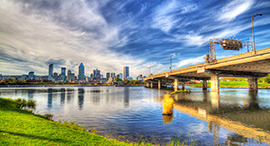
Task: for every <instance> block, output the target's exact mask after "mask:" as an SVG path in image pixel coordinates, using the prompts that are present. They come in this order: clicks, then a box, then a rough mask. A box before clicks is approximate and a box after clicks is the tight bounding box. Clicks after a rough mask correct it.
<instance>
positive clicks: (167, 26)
mask: <svg viewBox="0 0 270 146" xmlns="http://www.w3.org/2000/svg"><path fill="white" fill-rule="evenodd" d="M196 9H197V5H195V4H182V3H181V2H179V1H176V0H173V1H170V2H168V3H164V4H163V5H161V6H159V7H158V8H157V9H156V11H155V14H154V17H153V23H152V27H153V28H159V29H161V30H162V31H163V32H165V33H168V32H169V31H170V30H171V29H172V28H173V27H175V25H176V23H177V22H179V21H180V20H181V19H182V18H181V17H179V15H183V14H187V13H190V12H192V11H194V10H196Z"/></svg>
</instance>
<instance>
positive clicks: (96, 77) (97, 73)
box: [93, 69, 100, 79]
mask: <svg viewBox="0 0 270 146" xmlns="http://www.w3.org/2000/svg"><path fill="white" fill-rule="evenodd" d="M93 73H94V78H95V79H100V70H98V69H96V70H93Z"/></svg>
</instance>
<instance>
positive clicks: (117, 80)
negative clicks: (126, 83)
mask: <svg viewBox="0 0 270 146" xmlns="http://www.w3.org/2000/svg"><path fill="white" fill-rule="evenodd" d="M114 81H115V82H121V81H123V80H122V79H120V78H115V79H114Z"/></svg>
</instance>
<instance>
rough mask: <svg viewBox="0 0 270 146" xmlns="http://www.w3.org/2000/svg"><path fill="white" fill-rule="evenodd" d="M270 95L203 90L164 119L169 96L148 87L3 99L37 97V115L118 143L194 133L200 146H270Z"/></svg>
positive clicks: (15, 94)
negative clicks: (164, 104) (123, 138)
mask: <svg viewBox="0 0 270 146" xmlns="http://www.w3.org/2000/svg"><path fill="white" fill-rule="evenodd" d="M29 90H32V91H29ZM94 90H95V91H96V92H92V91H94ZM98 90H99V91H100V92H98ZM200 90H201V89H200ZM269 93H270V90H259V92H257V93H256V92H248V90H238V89H237V91H230V92H223V91H222V92H220V93H219V94H216V95H214V94H210V92H201V91H198V92H197V91H195V92H192V93H190V94H182V95H181V94H178V95H176V96H175V100H176V103H177V104H178V106H176V105H175V109H174V116H173V117H172V116H162V117H161V113H162V107H161V100H159V99H162V98H161V97H162V96H163V95H164V94H166V91H164V92H163V90H153V89H145V88H142V87H85V88H81V87H79V88H78V87H73V88H70V87H67V88H62V87H60V88H59V87H52V88H20V89H0V95H1V96H4V97H7V98H29V97H30V98H33V99H34V100H36V101H37V105H38V106H37V109H36V111H37V112H38V113H39V114H45V113H48V112H49V113H51V114H53V115H54V120H56V121H58V120H61V121H69V122H71V121H77V122H78V124H81V125H82V126H86V127H88V130H89V129H92V128H93V129H96V130H97V131H98V132H100V134H101V135H107V134H109V135H113V136H114V137H113V136H112V138H117V137H119V135H121V136H122V135H124V136H126V140H134V139H133V138H134V137H136V138H138V137H139V136H143V137H146V138H147V139H146V141H149V142H153V141H154V142H156V143H158V144H161V145H165V144H166V143H167V142H168V141H170V139H171V138H176V137H178V136H180V138H181V139H182V140H185V141H188V138H189V137H188V134H190V133H192V135H193V136H194V139H196V140H197V141H198V143H199V145H227V144H228V145H234V144H238V145H241V144H247V145H252V144H258V143H259V142H260V141H262V143H263V144H265V143H266V144H270V132H269V129H270V122H269V121H270V111H269V109H267V108H269V105H270V100H269ZM157 97H158V98H157ZM77 98H78V99H77ZM243 103H244V104H243ZM61 106H63V107H64V108H62V107H61ZM167 123H170V124H167ZM138 135H139V136H138ZM152 136H153V137H156V138H153V137H152ZM155 139H156V141H155ZM157 139H158V140H157Z"/></svg>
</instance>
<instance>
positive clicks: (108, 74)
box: [106, 72, 111, 80]
mask: <svg viewBox="0 0 270 146" xmlns="http://www.w3.org/2000/svg"><path fill="white" fill-rule="evenodd" d="M110 77H111V76H110V73H109V72H107V74H106V79H107V80H109V78H110Z"/></svg>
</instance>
